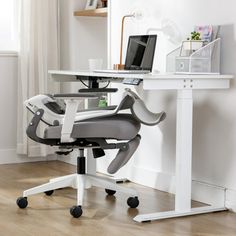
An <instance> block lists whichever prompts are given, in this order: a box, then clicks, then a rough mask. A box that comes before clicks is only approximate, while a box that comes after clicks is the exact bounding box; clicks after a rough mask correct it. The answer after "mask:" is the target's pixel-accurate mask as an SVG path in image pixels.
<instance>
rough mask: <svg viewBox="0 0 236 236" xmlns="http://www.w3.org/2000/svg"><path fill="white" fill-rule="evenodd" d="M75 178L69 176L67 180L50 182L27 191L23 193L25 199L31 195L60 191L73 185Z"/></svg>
mask: <svg viewBox="0 0 236 236" xmlns="http://www.w3.org/2000/svg"><path fill="white" fill-rule="evenodd" d="M74 180H75V178H74V177H73V176H69V177H67V178H65V179H59V180H57V181H56V180H55V181H54V182H49V183H46V184H42V185H40V186H37V187H34V188H31V189H28V190H25V191H24V192H23V197H27V196H30V195H34V194H37V193H44V192H47V191H50V190H54V189H58V188H65V187H69V186H72V185H73V182H74Z"/></svg>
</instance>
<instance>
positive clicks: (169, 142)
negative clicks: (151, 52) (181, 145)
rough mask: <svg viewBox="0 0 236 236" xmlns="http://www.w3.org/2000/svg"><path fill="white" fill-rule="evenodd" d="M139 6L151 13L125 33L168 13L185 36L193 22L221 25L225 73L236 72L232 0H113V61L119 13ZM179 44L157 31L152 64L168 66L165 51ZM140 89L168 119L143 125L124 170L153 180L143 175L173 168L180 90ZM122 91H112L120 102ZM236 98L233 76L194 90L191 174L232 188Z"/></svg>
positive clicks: (169, 171)
mask: <svg viewBox="0 0 236 236" xmlns="http://www.w3.org/2000/svg"><path fill="white" fill-rule="evenodd" d="M140 7H141V8H142V9H143V11H144V13H145V14H146V16H148V18H146V20H145V21H144V22H134V21H132V20H130V21H129V22H128V21H127V24H126V27H127V28H126V29H127V31H126V37H128V34H137V33H140V34H141V33H145V32H146V30H147V28H149V27H160V25H161V21H162V20H163V19H164V18H169V19H170V20H172V21H174V22H175V23H176V25H177V26H178V28H179V30H180V31H181V34H182V35H183V39H185V38H186V37H187V35H189V33H190V32H191V31H192V29H193V27H194V25H204V24H206V25H207V24H213V25H223V27H222V30H221V37H222V39H223V45H222V66H221V69H222V73H231V74H236V41H235V37H236V35H235V29H236V16H235V8H236V2H235V1H234V0H228V1H223V0H218V1H215V0H199V1H196V0H178V1H172V0H148V1H145V0H112V10H111V11H112V17H111V48H112V51H111V55H112V58H111V61H112V63H117V62H118V60H119V50H118V49H119V44H120V42H119V40H120V31H119V30H117V29H119V28H120V21H121V17H122V16H123V15H124V14H127V13H131V12H132V11H133V10H134V9H137V8H140ZM175 46H176V45H173V44H171V43H170V42H168V40H167V38H166V37H165V36H164V35H162V34H161V33H158V42H157V50H156V57H155V63H154V67H155V68H154V69H158V70H160V71H164V69H165V55H166V54H167V52H169V51H170V50H171V49H173V48H174V47H175ZM115 86H117V85H115ZM119 87H120V88H121V87H122V86H119ZM134 89H136V88H134ZM138 92H139V94H140V95H141V96H142V97H143V98H144V100H145V102H146V103H147V106H148V107H149V108H150V109H151V110H152V111H154V112H158V111H160V110H165V111H166V112H167V119H166V120H165V121H164V122H163V123H162V124H161V125H160V126H159V128H158V127H153V128H150V127H149V128H148V127H144V128H143V130H142V132H141V134H142V137H143V139H142V143H141V145H140V147H139V149H138V151H137V152H136V154H135V155H134V157H133V160H132V162H131V163H130V168H128V169H126V172H124V171H123V173H122V174H126V175H128V177H129V178H131V179H142V178H143V179H146V183H148V182H150V183H151V184H150V185H155V181H158V179H156V180H151V179H148V175H146V176H141V175H143V174H144V173H150V175H149V176H152V177H153V176H156V178H157V177H158V174H157V173H158V172H159V171H160V172H162V173H167V174H170V175H173V174H174V171H175V126H176V125H175V122H176V117H175V116H176V115H175V112H176V93H175V92H170V91H168V92H167V91H155V92H146V91H145V92H144V91H142V89H140V88H138ZM119 96H120V94H119V95H116V96H113V98H112V100H113V101H115V102H117V100H118V99H117V97H119ZM235 101H236V85H235V81H233V82H232V83H231V89H230V90H227V91H224V90H219V91H195V92H194V121H193V178H194V179H197V180H199V181H203V182H207V183H210V184H214V185H219V186H223V187H226V188H229V189H233V190H236V181H235V179H236V145H235V142H236V105H235V104H236V103H235ZM101 163H102V164H101ZM106 165H107V160H104V161H100V168H101V169H105V168H106ZM135 170H139V171H140V172H137V171H135ZM153 173H156V174H157V175H154V174H153ZM137 175H139V176H137ZM144 182H145V181H144Z"/></svg>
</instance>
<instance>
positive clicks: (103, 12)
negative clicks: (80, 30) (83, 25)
mask: <svg viewBox="0 0 236 236" xmlns="http://www.w3.org/2000/svg"><path fill="white" fill-rule="evenodd" d="M74 16H92V17H107V8H98V9H95V10H83V11H75V12H74Z"/></svg>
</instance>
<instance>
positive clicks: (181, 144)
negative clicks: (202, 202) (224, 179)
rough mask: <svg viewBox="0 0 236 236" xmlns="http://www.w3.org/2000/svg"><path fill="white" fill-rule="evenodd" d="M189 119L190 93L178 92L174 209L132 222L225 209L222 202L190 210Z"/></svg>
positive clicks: (190, 156) (190, 124) (190, 155)
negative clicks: (217, 204)
mask: <svg viewBox="0 0 236 236" xmlns="http://www.w3.org/2000/svg"><path fill="white" fill-rule="evenodd" d="M192 119H193V98H192V90H179V91H178V98H177V123H176V173H175V174H176V176H175V177H176V194H175V210H174V211H167V212H156V213H151V214H143V215H137V216H136V217H135V218H134V220H135V221H137V222H145V221H152V220H161V219H168V218H174V217H182V216H190V215H197V214H204V213H209V212H216V211H224V210H226V208H225V206H224V203H222V205H219V206H206V207H197V208H191V184H192Z"/></svg>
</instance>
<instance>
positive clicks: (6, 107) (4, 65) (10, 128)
mask: <svg viewBox="0 0 236 236" xmlns="http://www.w3.org/2000/svg"><path fill="white" fill-rule="evenodd" d="M17 63H18V57H17V54H16V53H1V52H0V108H1V115H0V164H5V163H20V162H28V161H39V160H47V159H50V160H51V159H53V158H54V157H48V158H43V159H42V158H40V157H39V158H28V157H26V156H19V155H17V154H16V145H17V144H16V139H17V136H16V130H17V129H16V125H17V73H18V72H17Z"/></svg>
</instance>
